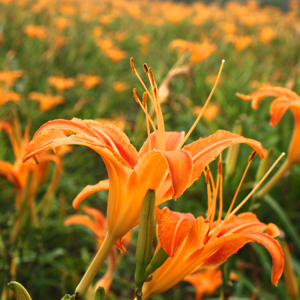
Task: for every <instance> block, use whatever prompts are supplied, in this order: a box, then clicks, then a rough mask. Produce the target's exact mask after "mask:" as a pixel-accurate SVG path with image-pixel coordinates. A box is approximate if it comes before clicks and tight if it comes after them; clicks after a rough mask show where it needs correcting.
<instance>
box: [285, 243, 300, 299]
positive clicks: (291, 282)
mask: <svg viewBox="0 0 300 300" xmlns="http://www.w3.org/2000/svg"><path fill="white" fill-rule="evenodd" d="M281 245H282V250H283V253H284V260H285V264H284V267H283V278H284V282H285V287H286V290H287V293H288V294H289V296H290V297H291V298H292V299H295V300H296V299H299V298H298V297H299V288H298V284H297V278H296V276H295V272H294V269H293V265H292V261H291V254H290V250H289V247H288V245H287V243H286V242H285V241H282V243H281Z"/></svg>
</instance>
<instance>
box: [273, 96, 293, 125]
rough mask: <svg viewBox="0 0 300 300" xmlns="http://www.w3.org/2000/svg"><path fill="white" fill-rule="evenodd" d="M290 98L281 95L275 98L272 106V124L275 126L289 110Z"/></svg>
mask: <svg viewBox="0 0 300 300" xmlns="http://www.w3.org/2000/svg"><path fill="white" fill-rule="evenodd" d="M290 102H291V101H290V100H289V99H287V98H285V97H279V98H277V99H275V100H274V101H273V102H272V104H271V106H270V117H271V119H270V124H271V126H275V125H276V124H277V123H278V122H279V121H280V120H281V118H282V116H283V115H284V114H285V112H286V111H287V110H288V108H289V106H290Z"/></svg>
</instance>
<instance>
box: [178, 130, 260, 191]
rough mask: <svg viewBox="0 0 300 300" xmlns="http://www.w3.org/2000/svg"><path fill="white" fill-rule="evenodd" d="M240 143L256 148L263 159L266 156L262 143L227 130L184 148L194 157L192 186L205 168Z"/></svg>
mask: <svg viewBox="0 0 300 300" xmlns="http://www.w3.org/2000/svg"><path fill="white" fill-rule="evenodd" d="M239 143H245V144H248V145H249V146H251V147H252V148H254V149H255V150H256V151H257V153H258V154H259V156H260V157H261V158H263V157H264V156H265V154H266V150H265V149H264V148H263V147H262V145H261V143H259V142H257V141H255V140H252V139H247V138H244V137H242V136H240V135H237V134H234V133H231V132H229V131H225V130H218V131H217V132H216V133H215V134H212V135H210V136H209V137H207V138H204V139H199V140H197V141H195V142H193V143H191V144H189V145H186V146H184V147H183V149H185V150H187V151H189V152H190V153H191V155H192V157H193V175H192V178H191V182H190V185H191V184H192V183H193V182H194V181H195V180H196V179H198V178H199V177H200V175H201V173H202V171H203V170H204V167H205V166H207V165H208V164H209V163H210V162H211V161H213V160H214V159H215V158H216V157H217V156H218V155H219V154H220V153H221V152H222V151H223V150H224V149H225V148H227V147H229V146H231V145H234V144H239Z"/></svg>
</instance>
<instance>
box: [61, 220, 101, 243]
mask: <svg viewBox="0 0 300 300" xmlns="http://www.w3.org/2000/svg"><path fill="white" fill-rule="evenodd" d="M64 225H65V226H69V225H83V226H85V227H88V228H90V229H91V230H92V231H93V233H94V234H95V235H96V236H97V237H98V238H102V239H103V238H104V236H105V233H104V232H103V230H102V228H101V226H99V225H98V224H97V223H96V222H95V221H93V220H92V219H91V218H90V217H88V216H85V215H73V216H71V217H68V218H66V219H65V221H64Z"/></svg>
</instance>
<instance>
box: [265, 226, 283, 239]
mask: <svg viewBox="0 0 300 300" xmlns="http://www.w3.org/2000/svg"><path fill="white" fill-rule="evenodd" d="M267 234H268V235H269V236H271V237H273V238H274V237H278V236H279V234H280V230H279V228H278V227H277V226H276V225H275V224H273V223H269V224H268V225H267Z"/></svg>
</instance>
